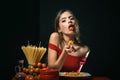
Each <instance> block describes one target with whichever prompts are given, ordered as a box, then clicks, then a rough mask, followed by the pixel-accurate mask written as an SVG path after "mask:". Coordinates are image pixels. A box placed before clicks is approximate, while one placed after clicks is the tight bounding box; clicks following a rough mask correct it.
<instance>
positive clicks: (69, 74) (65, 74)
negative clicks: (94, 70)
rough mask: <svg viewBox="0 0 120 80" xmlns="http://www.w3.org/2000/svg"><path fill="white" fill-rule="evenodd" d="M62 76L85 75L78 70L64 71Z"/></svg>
mask: <svg viewBox="0 0 120 80" xmlns="http://www.w3.org/2000/svg"><path fill="white" fill-rule="evenodd" d="M64 76H68V77H69V76H70V77H81V76H85V74H83V73H79V72H65V73H64Z"/></svg>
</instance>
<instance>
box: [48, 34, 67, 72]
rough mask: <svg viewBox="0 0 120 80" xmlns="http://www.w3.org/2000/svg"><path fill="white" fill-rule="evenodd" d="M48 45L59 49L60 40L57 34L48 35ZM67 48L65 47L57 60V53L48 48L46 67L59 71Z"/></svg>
mask: <svg viewBox="0 0 120 80" xmlns="http://www.w3.org/2000/svg"><path fill="white" fill-rule="evenodd" d="M49 43H52V44H54V45H55V46H57V47H59V45H60V38H59V34H58V33H57V32H54V33H52V34H51V35H50V39H49ZM66 48H68V45H66V46H65V47H64V48H63V50H62V53H61V55H60V56H59V58H58V59H57V54H58V53H57V51H55V50H53V49H51V48H48V67H49V68H54V69H59V70H61V68H62V66H63V63H64V60H65V57H66V56H67V54H66V51H65V49H66Z"/></svg>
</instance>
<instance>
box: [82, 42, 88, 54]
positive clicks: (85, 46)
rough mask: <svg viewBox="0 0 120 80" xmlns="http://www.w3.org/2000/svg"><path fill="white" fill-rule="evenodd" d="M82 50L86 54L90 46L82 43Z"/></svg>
mask: <svg viewBox="0 0 120 80" xmlns="http://www.w3.org/2000/svg"><path fill="white" fill-rule="evenodd" d="M80 47H81V48H80V51H81V52H82V53H83V54H84V53H87V52H88V51H89V47H88V46H87V45H84V44H81V45H80Z"/></svg>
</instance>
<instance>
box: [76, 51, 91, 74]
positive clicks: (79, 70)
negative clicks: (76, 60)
mask: <svg viewBox="0 0 120 80" xmlns="http://www.w3.org/2000/svg"><path fill="white" fill-rule="evenodd" d="M89 53H90V51H88V52H87V53H86V55H85V58H87V57H88V55H89ZM83 65H84V64H82V65H81V64H80V67H79V69H78V71H77V72H81V69H82V67H83Z"/></svg>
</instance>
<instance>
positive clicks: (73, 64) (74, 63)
mask: <svg viewBox="0 0 120 80" xmlns="http://www.w3.org/2000/svg"><path fill="white" fill-rule="evenodd" d="M48 48H51V49H53V50H55V51H57V58H58V57H59V56H60V54H61V52H62V50H61V49H60V48H59V47H57V46H55V45H54V44H51V43H49V44H48ZM85 61H86V58H85V57H82V58H80V57H77V56H72V55H67V57H66V59H65V61H64V64H63V67H62V69H61V72H71V71H77V70H78V69H79V67H80V66H81V64H84V63H85Z"/></svg>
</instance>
